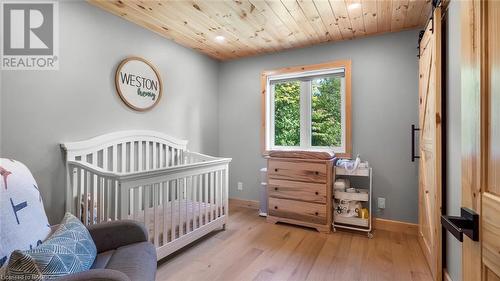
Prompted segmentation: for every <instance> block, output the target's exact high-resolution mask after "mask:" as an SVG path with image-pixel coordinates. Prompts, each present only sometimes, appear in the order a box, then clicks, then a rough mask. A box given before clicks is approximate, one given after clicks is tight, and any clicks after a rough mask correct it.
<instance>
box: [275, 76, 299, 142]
mask: <svg viewBox="0 0 500 281" xmlns="http://www.w3.org/2000/svg"><path fill="white" fill-rule="evenodd" d="M274 145H277V146H299V145H300V81H290V82H283V83H277V84H275V86H274Z"/></svg>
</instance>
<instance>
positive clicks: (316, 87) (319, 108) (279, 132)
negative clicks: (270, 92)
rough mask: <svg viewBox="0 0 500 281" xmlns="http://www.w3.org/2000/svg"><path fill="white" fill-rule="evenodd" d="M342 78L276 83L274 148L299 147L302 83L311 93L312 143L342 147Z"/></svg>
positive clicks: (331, 77) (313, 144) (332, 77)
mask: <svg viewBox="0 0 500 281" xmlns="http://www.w3.org/2000/svg"><path fill="white" fill-rule="evenodd" d="M341 79H342V78H341V77H338V76H330V77H322V78H314V79H312V80H310V81H299V80H297V81H286V82H279V83H276V84H274V145H275V146H300V119H301V116H300V96H301V93H300V91H301V83H308V84H307V86H308V87H310V90H311V94H310V97H311V101H310V103H307V104H310V106H311V116H308V117H307V118H308V119H309V121H310V122H311V134H308V135H310V136H311V140H310V143H311V145H312V146H333V147H339V146H341V144H342V119H341V103H342V101H341Z"/></svg>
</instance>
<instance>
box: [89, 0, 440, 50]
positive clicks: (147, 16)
mask: <svg viewBox="0 0 500 281" xmlns="http://www.w3.org/2000/svg"><path fill="white" fill-rule="evenodd" d="M89 2H90V3H92V4H93V5H96V6H98V7H100V8H102V9H104V10H106V11H109V12H111V13H113V14H115V15H117V16H120V17H122V18H124V19H126V20H129V21H131V22H133V23H136V24H138V25H140V26H142V27H145V28H147V29H149V30H151V31H154V32H156V33H158V34H160V35H161V36H164V37H166V38H168V39H171V40H173V41H175V42H177V43H179V44H181V45H183V46H186V47H189V48H193V49H195V50H198V51H200V52H202V53H205V54H207V55H209V56H210V57H213V58H216V59H219V60H229V59H234V58H241V57H246V56H253V55H259V54H264V53H270V52H277V51H281V50H285V49H291V48H300V47H306V46H311V45H315V44H319V43H324V42H333V41H340V40H349V39H355V38H360V37H364V36H367V35H373V34H380V33H385V32H396V31H401V30H406V29H412V28H420V27H423V26H424V25H425V23H426V21H427V19H428V16H429V13H430V11H431V2H430V0H281V1H280V0H177V1H165V0H164V1H154V0H142V1H140V0H89ZM415 40H416V39H415Z"/></svg>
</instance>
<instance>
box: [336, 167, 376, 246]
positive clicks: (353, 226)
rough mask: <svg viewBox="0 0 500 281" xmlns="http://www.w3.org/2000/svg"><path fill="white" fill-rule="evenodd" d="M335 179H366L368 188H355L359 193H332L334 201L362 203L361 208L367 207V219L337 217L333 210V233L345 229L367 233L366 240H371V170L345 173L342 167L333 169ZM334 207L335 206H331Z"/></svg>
mask: <svg viewBox="0 0 500 281" xmlns="http://www.w3.org/2000/svg"><path fill="white" fill-rule="evenodd" d="M335 177H336V178H340V177H343V178H347V177H348V178H350V177H368V180H369V186H368V188H367V189H366V188H359V187H358V188H357V190H358V191H359V192H352V193H351V192H344V191H334V195H333V197H334V199H340V200H355V201H360V202H362V205H363V207H365V206H366V205H368V206H367V207H368V218H367V219H364V218H360V217H357V216H356V217H345V216H342V215H339V214H338V213H337V210H335V208H334V209H333V210H332V211H333V231H336V228H345V229H350V230H357V231H364V232H366V233H367V236H368V238H373V234H372V193H373V192H372V182H373V181H372V168H370V167H367V168H358V169H356V170H355V171H353V172H349V171H346V170H345V169H344V168H342V167H335ZM332 205H335V204H332Z"/></svg>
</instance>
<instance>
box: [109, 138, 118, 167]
mask: <svg viewBox="0 0 500 281" xmlns="http://www.w3.org/2000/svg"><path fill="white" fill-rule="evenodd" d="M111 157H112V159H113V162H112V164H113V166H112V168H111V171H113V172H118V167H117V166H116V165H117V164H118V145H116V144H115V145H113V146H112V147H111Z"/></svg>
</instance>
